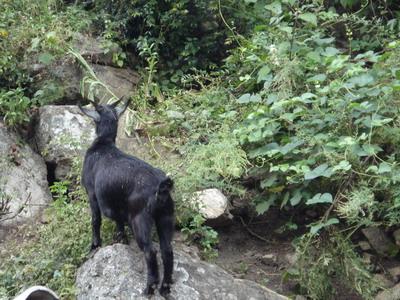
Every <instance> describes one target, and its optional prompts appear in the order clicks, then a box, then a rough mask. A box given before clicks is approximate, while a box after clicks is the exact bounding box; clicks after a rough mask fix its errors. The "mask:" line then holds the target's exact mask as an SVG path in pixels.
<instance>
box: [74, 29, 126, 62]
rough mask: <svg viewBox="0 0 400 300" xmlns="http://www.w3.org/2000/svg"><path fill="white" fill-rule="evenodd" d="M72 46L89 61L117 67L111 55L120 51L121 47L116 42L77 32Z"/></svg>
mask: <svg viewBox="0 0 400 300" xmlns="http://www.w3.org/2000/svg"><path fill="white" fill-rule="evenodd" d="M73 44H74V46H73V48H74V49H75V50H77V51H78V52H79V54H80V55H82V57H83V58H84V59H85V60H86V61H88V62H91V63H94V64H99V65H106V66H114V67H117V64H116V62H115V61H114V60H113V56H116V55H118V54H119V53H121V52H122V49H121V47H119V46H118V44H116V43H111V42H110V41H106V40H104V39H103V38H102V37H93V36H91V35H87V34H82V33H77V34H76V35H75V37H74V41H73Z"/></svg>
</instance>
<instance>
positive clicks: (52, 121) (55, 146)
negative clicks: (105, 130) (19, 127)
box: [35, 105, 96, 179]
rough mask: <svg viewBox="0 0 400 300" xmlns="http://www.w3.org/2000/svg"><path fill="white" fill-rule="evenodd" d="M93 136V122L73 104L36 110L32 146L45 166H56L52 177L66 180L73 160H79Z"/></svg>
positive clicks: (47, 106) (49, 106)
mask: <svg viewBox="0 0 400 300" xmlns="http://www.w3.org/2000/svg"><path fill="white" fill-rule="evenodd" d="M95 137H96V135H95V129H94V122H93V121H92V120H91V119H89V118H88V117H86V116H84V115H83V114H82V113H81V112H80V110H79V108H78V107H77V106H75V105H58V106H57V105H46V106H43V107H41V108H40V109H39V120H38V124H37V126H36V131H35V144H36V146H37V148H38V151H39V152H40V153H41V154H42V156H43V158H44V159H45V161H46V162H48V163H53V164H55V165H56V169H55V177H56V178H57V179H63V178H65V177H66V176H67V175H68V174H69V172H70V169H71V166H72V163H73V159H74V158H76V157H82V156H83V155H84V153H85V151H86V149H87V148H88V146H89V145H90V144H91V143H92V141H93V140H94V138H95Z"/></svg>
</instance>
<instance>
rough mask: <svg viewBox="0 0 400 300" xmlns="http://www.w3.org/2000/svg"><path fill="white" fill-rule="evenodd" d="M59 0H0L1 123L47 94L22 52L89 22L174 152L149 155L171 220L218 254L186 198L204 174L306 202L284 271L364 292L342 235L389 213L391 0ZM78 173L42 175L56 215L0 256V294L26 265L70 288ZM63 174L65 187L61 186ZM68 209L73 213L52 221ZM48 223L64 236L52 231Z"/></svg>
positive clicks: (210, 181) (51, 46) (361, 272)
mask: <svg viewBox="0 0 400 300" xmlns="http://www.w3.org/2000/svg"><path fill="white" fill-rule="evenodd" d="M65 2H68V1H65ZM71 2H74V3H72V4H68V3H64V2H62V1H57V0H47V1H44V0H38V1H25V0H18V1H7V0H5V1H3V4H2V10H1V11H0V115H1V116H2V117H3V120H4V122H5V123H6V124H7V125H8V126H10V127H13V128H24V127H26V126H27V124H28V121H29V118H30V115H31V112H32V110H34V108H36V107H39V106H41V105H44V104H48V103H52V99H54V97H55V95H57V92H58V90H57V86H55V85H54V84H53V83H52V82H51V81H48V82H45V83H43V85H42V86H40V87H39V88H38V87H37V86H36V85H35V86H33V85H31V83H32V78H31V77H30V75H29V73H28V72H27V69H28V66H29V65H30V64H33V63H41V64H45V65H51V64H52V63H53V61H55V60H57V58H59V57H62V56H65V55H68V54H67V53H68V51H69V48H70V47H71V44H70V41H71V38H72V35H73V33H75V32H92V33H94V34H97V35H101V36H103V37H104V38H105V40H106V41H107V42H108V45H105V47H107V46H108V47H111V45H113V44H119V45H120V46H121V47H122V48H121V49H122V51H120V52H119V53H118V54H117V55H115V57H114V60H115V61H116V63H117V64H118V65H119V66H120V67H123V66H133V67H135V68H136V69H137V70H138V71H139V72H140V73H141V75H142V80H141V82H140V85H139V86H138V89H137V91H136V92H135V95H134V96H133V103H132V105H131V109H132V110H134V111H135V112H136V115H137V118H138V122H139V123H141V126H142V127H143V129H144V130H145V132H146V133H147V134H148V135H149V137H150V138H157V139H158V140H161V141H163V142H164V143H165V144H166V145H167V146H168V147H169V148H171V149H174V150H175V151H177V152H179V153H180V154H181V161H180V163H179V164H177V163H176V162H168V161H164V160H162V159H158V160H157V159H155V163H156V164H158V165H159V166H160V167H162V168H164V169H165V170H167V171H169V172H170V173H172V174H173V177H174V179H175V182H176V189H175V201H176V203H177V204H176V205H177V222H178V225H179V227H180V228H182V231H183V232H184V233H186V234H187V235H188V238H189V239H192V240H193V241H194V242H196V243H198V244H199V245H200V247H201V249H202V251H203V254H204V256H205V257H208V258H210V257H213V256H215V255H217V252H216V250H215V249H214V247H215V245H216V244H217V241H218V238H217V233H216V232H215V231H214V230H213V229H211V228H210V227H208V226H205V225H204V219H203V218H202V217H201V215H199V214H198V213H197V212H196V211H195V210H194V208H193V207H191V206H190V205H189V204H188V203H189V202H188V199H189V198H190V196H191V194H192V193H193V192H195V191H197V190H199V189H202V188H211V187H216V188H220V189H222V190H223V191H224V192H225V193H226V194H227V195H229V196H230V197H231V198H235V199H236V198H237V199H241V201H244V202H246V203H248V204H249V205H250V206H251V207H252V208H253V209H254V212H255V213H256V214H260V215H261V214H264V213H266V212H267V211H268V210H269V209H270V208H271V207H273V206H275V207H279V208H280V209H281V210H284V211H287V212H288V214H291V215H293V216H295V215H297V216H299V215H300V216H301V215H302V214H304V213H305V212H306V211H310V210H311V211H313V221H312V222H310V223H306V222H299V223H295V222H294V221H293V220H292V219H288V220H287V222H288V223H287V224H288V226H286V227H287V230H293V229H294V230H298V232H301V234H300V233H299V235H298V238H296V239H295V241H294V245H295V247H296V251H297V253H298V261H297V265H296V266H295V267H294V268H293V269H292V270H291V271H290V272H288V274H286V275H287V277H290V278H292V279H295V280H296V281H297V282H298V283H299V287H300V289H299V290H300V291H301V292H302V293H303V294H304V295H307V296H308V297H310V298H311V299H331V298H332V299H334V298H335V297H334V295H335V289H337V288H338V285H337V283H338V282H342V283H343V282H344V283H345V285H347V287H348V288H349V289H351V290H353V291H354V292H355V293H357V294H359V295H360V296H361V297H363V298H365V299H372V298H373V296H374V295H375V294H376V292H377V291H378V290H379V288H380V287H379V285H378V283H376V282H375V281H374V280H373V279H372V278H373V277H372V275H371V273H370V270H369V269H368V265H366V264H365V263H364V261H363V260H362V259H361V257H360V256H359V255H358V253H357V252H356V251H355V249H354V245H353V237H354V235H355V234H357V233H358V232H359V231H360V229H362V228H365V227H371V226H380V227H381V228H383V229H385V230H386V231H388V232H391V231H393V230H395V229H397V227H398V224H399V223H400V187H399V186H400V185H399V183H400V175H399V174H400V164H399V163H400V146H399V145H400V119H399V115H400V114H399V113H400V61H399V59H398V58H399V56H400V39H399V32H400V5H399V4H398V3H397V1H395V0H378V1H364V0H325V1H320V0H304V1H296V0H241V1H231V0H224V1H222V0H219V1H201V0H179V1H160V0H150V1H127V0H116V1H103V0H99V1H93V2H90V1H71ZM134 57H138V59H133V58H134ZM33 59H35V60H37V61H32V60H33ZM154 120H157V124H158V125H157V127H154V126H153V122H152V121H154ZM129 126H131V125H129V124H127V125H126V127H127V128H126V129H127V130H128V131H132V130H133V128H129ZM77 165H79V163H77ZM78 174H79V168H77V170H76V171H75V173H74V174H72V175H71V181H70V182H63V183H58V185H57V184H56V186H55V187H53V192H54V194H55V195H56V198H57V200H56V201H55V203H54V206H53V207H52V208H51V209H52V210H55V211H57V212H58V213H53V214H52V216H53V218H55V221H54V222H55V224H58V225H57V226H55V225H51V227H50V228H52V229H51V231H49V229H48V228H47V229H40V230H39V232H38V233H37V234H38V236H39V237H38V238H37V239H35V241H34V242H31V244H30V246H29V247H27V250H24V251H25V252H23V253H22V252H21V254H19V255H17V256H18V257H13V258H12V260H8V261H4V262H0V283H1V285H0V296H1V295H7V296H10V295H14V294H15V293H17V292H18V291H19V289H20V288H21V287H22V286H24V285H28V284H29V283H33V282H37V281H38V280H39V281H42V282H43V283H49V284H50V287H52V288H54V289H56V290H57V291H58V292H59V293H60V295H62V296H63V297H65V298H71V297H73V295H74V289H73V280H74V274H75V273H74V272H75V270H76V267H77V266H78V265H79V264H80V263H82V261H83V259H84V252H83V251H85V250H87V249H86V248H85V247H84V246H82V244H85V245H86V244H87V245H88V242H87V240H88V239H89V234H90V233H89V232H88V231H89V226H88V224H89V223H88V222H89V219H87V218H88V216H87V217H83V216H82V217H80V216H81V213H82V212H83V211H82V209H83V208H82V205H85V204H82V201H83V200H84V198H85V196H84V194H83V193H82V192H81V191H80V187H79V185H78V184H77V183H78V182H79V181H78V180H77V177H78ZM63 186H68V187H69V189H70V190H75V192H74V193H69V194H68V195H66V194H65V193H66V192H65V191H64V192H63V189H62V188H63ZM297 219H298V218H297ZM69 222H76V224H79V225H77V227H76V228H75V229H73V230H74V231H73V232H71V233H66V232H65V230H67V229H65V228H64V225H63V224H68V223H69ZM53 226H54V227H53ZM260 226H263V225H262V224H261V225H260ZM109 227H111V226H109ZM77 230H79V232H78V231H77ZM80 230H84V231H85V230H87V231H86V232H80ZM109 231H110V232H111V229H110V230H109ZM69 234H71V235H69ZM75 234H79V235H80V236H82V239H81V240H79V241H77V240H75V239H74V238H73V237H74V235H75ZM59 235H63V236H64V237H65V239H66V241H64V242H63V243H58V242H57V239H58V237H57V236H59ZM42 239H45V240H46V243H49V245H47V247H48V250H50V249H52V248H53V247H55V248H58V247H63V248H64V249H65V247H66V249H67V251H66V252H62V253H61V252H58V251H48V252H46V251H47V250H41V251H42V252H41V253H42V255H39V254H38V251H39V250H37V249H39V248H40V249H43V248H41V247H43V241H42ZM53 240H54V242H53ZM65 243H67V244H68V243H69V244H68V245H66V244H65ZM78 243H79V245H78ZM21 251H22V249H21ZM397 252H398V250H397V249H396V251H395V253H394V255H396V253H397ZM45 258H46V260H45ZM67 258H68V259H69V260H68V261H66V259H67ZM64 260H65V261H64ZM54 261H57V262H58V263H59V264H61V265H57V266H55V265H54V264H53V263H54ZM61 262H62V263H61ZM29 268H31V269H29ZM32 268H33V270H41V271H40V272H32ZM56 271H57V272H56ZM32 273H35V274H36V275H35V276H36V277H35V278H33V277H30V275H29V274H32ZM60 282H62V283H60ZM3 285H4V286H3Z"/></svg>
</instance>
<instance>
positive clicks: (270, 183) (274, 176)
mask: <svg viewBox="0 0 400 300" xmlns="http://www.w3.org/2000/svg"><path fill="white" fill-rule="evenodd" d="M277 179H278V175H277V174H272V175H271V176H270V177H269V178H268V179H264V180H263V181H261V183H260V187H261V188H262V189H265V188H268V187H271V186H273V185H274V183H275V182H276V181H277Z"/></svg>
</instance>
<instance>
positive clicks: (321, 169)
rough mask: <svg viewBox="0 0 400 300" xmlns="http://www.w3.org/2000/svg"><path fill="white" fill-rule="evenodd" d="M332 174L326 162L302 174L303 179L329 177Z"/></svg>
mask: <svg viewBox="0 0 400 300" xmlns="http://www.w3.org/2000/svg"><path fill="white" fill-rule="evenodd" d="M332 174H333V170H332V168H329V167H328V165H327V164H322V165H320V166H318V167H316V168H315V169H314V170H311V171H308V172H307V173H305V174H304V179H305V180H311V179H314V178H317V177H321V176H323V177H327V178H329V177H331V176H332Z"/></svg>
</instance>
